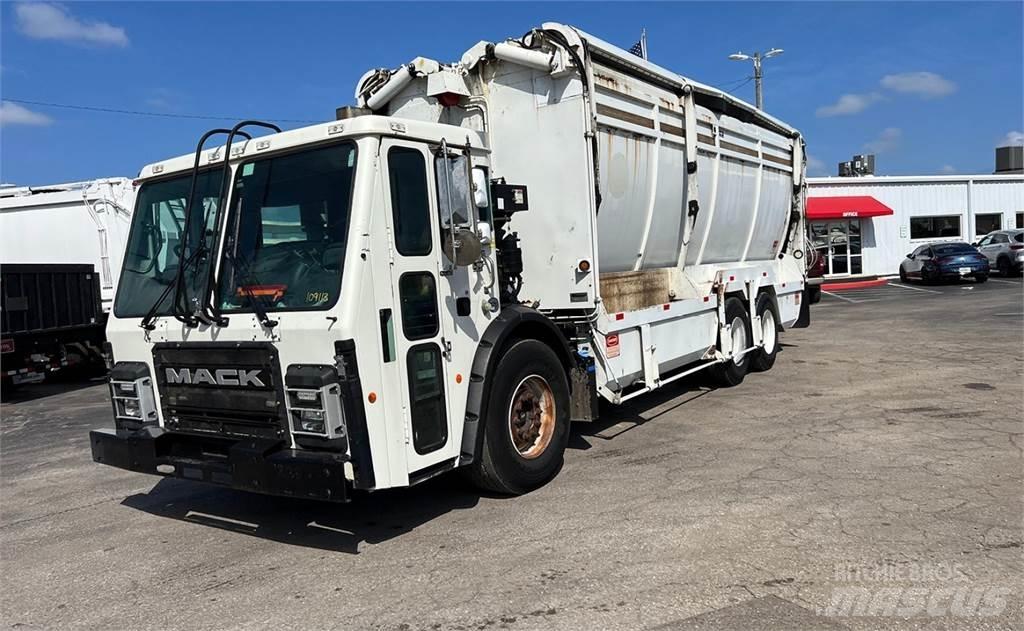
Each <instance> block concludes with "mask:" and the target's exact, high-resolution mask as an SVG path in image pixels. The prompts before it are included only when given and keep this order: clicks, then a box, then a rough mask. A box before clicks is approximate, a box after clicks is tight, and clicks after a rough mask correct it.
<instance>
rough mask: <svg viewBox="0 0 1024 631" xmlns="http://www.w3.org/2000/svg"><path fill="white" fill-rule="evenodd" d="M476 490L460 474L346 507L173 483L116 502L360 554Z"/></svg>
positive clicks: (476, 495)
mask: <svg viewBox="0 0 1024 631" xmlns="http://www.w3.org/2000/svg"><path fill="white" fill-rule="evenodd" d="M480 497H481V494H480V492H478V491H476V490H474V489H472V488H471V487H470V486H469V484H468V483H467V482H464V481H463V480H462V479H461V478H460V477H459V476H457V475H445V476H441V477H439V478H435V479H433V480H428V481H427V482H424V483H423V484H420V485H418V486H415V487H411V488H408V489H395V490H388V491H379V492H375V493H363V494H359V495H356V496H354V497H353V499H352V501H351V502H350V503H348V504H332V503H327V502H316V501H313V500H301V499H294V498H287V497H274V496H270V495H259V494H256V493H248V492H245V491H236V490H233V489H226V488H221V487H215V486H208V485H204V484H200V483H194V482H189V481H187V480H180V479H176V478H164V479H162V480H160V482H159V483H157V485H156V486H155V487H153V488H152V489H151V490H150V491H149V492H148V493H139V494H136V495H132V496H129V497H127V498H125V499H124V500H123V501H122V502H121V504H122V505H124V506H128V507H130V508H134V509H137V510H140V511H143V512H145V513H149V514H151V515H156V516H158V517H167V518H170V519H176V520H179V521H185V522H190V523H196V524H203V525H205V526H212V527H214V528H221V529H224V530H230V531H232V532H238V533H242V534H246V535H250V536H253V537H259V538H261V539H268V540H271V541H277V542H280V543H286V544H289V545H295V546H303V547H307V548H317V549H320V550H328V551H333V552H344V553H348V554H358V553H359V545H360V544H362V543H370V544H376V543H381V542H384V541H387V540H389V539H392V538H394V537H398V536H400V535H403V534H405V533H407V532H410V531H412V530H413V529H415V528H416V527H418V526H420V525H422V524H424V523H427V522H429V521H431V520H432V519H434V518H436V517H439V516H441V515H444V514H446V513H449V512H451V511H456V510H462V509H466V508H472V507H474V506H476V504H477V503H478V502H479V501H480Z"/></svg>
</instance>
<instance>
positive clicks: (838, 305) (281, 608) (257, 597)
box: [0, 278, 1024, 631]
mask: <svg viewBox="0 0 1024 631" xmlns="http://www.w3.org/2000/svg"><path fill="white" fill-rule="evenodd" d="M997 280H998V281H1001V282H995V281H997ZM864 291H865V292H867V293H858V292H856V291H854V292H843V293H836V294H835V295H828V294H826V295H825V296H824V297H823V300H822V302H821V303H820V304H818V305H815V307H814V308H813V309H812V325H811V328H809V329H803V330H794V331H790V332H787V333H785V334H784V335H783V338H782V341H783V343H784V347H783V351H782V352H781V353H780V356H779V358H778V361H777V362H776V364H775V367H774V368H773V369H772V370H771V371H769V372H767V373H760V374H751V375H749V376H748V377H747V379H746V380H745V381H744V383H743V384H741V385H740V386H738V387H735V388H731V389H718V390H716V389H713V388H711V387H709V386H708V385H707V384H705V383H703V382H702V381H701V380H699V379H697V380H690V381H687V382H685V383H680V384H676V385H674V386H670V387H667V388H665V389H664V390H663V391H658V392H655V393H652V394H651V395H649V396H648V397H647V398H643V397H641V398H640V399H638V400H635V401H633V402H631V404H630V405H628V406H626V407H624V408H620V409H615V408H607V409H606V410H605V412H604V417H603V419H602V420H601V421H600V422H598V423H594V424H591V425H587V426H581V427H579V428H577V429H576V430H575V431H574V434H573V437H572V441H571V445H570V447H571V448H570V450H569V452H568V454H567V457H566V464H565V467H564V468H563V470H562V471H561V473H560V474H559V475H558V477H557V478H556V479H555V480H554V481H552V482H551V483H550V484H548V485H547V486H545V487H543V488H542V489H540V490H538V491H536V492H533V493H531V494H529V495H527V496H524V497H519V498H502V497H493V496H481V495H479V494H478V493H476V492H474V491H472V489H470V488H468V487H467V486H465V485H464V484H463V483H462V482H461V480H460V478H458V477H457V476H447V477H442V478H440V479H435V480H432V481H430V482H428V483H426V484H424V485H422V486H419V487H416V488H412V489H406V490H400V491H389V492H382V493H376V494H372V495H369V496H364V497H360V498H358V499H357V501H355V502H354V503H352V504H348V505H330V504H317V503H313V502H305V501H298V500H289V499H281V498H272V497H265V496H260V495H254V494H249V493H244V492H237V491H232V490H227V489H222V488H216V487H209V486H203V485H201V484H197V483H192V482H186V481H180V480H172V479H160V478H157V477H153V476H145V475H140V474H134V473H129V472H125V471H120V470H117V469H112V468H108V467H103V466H100V465H97V464H94V463H93V462H92V461H91V460H90V456H89V447H88V441H87V434H88V431H89V430H90V429H93V428H98V427H107V426H110V425H111V421H110V405H109V403H108V401H107V397H106V390H105V387H104V386H103V385H102V384H96V383H94V384H89V383H79V384H55V385H46V386H40V387H32V388H29V389H27V390H25V391H23V392H22V393H19V394H18V395H15V396H13V397H11V398H10V399H9V400H8V401H7V402H5V403H4V404H3V406H2V410H0V414H2V422H0V431H2V433H0V478H2V479H0V502H2V503H0V571H2V576H3V581H2V583H0V613H2V615H0V619H2V621H3V624H4V625H6V626H7V627H9V628H20V629H33V628H40V629H48V628H89V629H171V628H182V629H232V628H271V627H272V628H276V629H327V628H332V629H364V628H382V629H396V630H413V629H457V630H460V631H464V630H469V629H478V630H487V629H516V630H521V629H641V628H661V629H771V628H778V629H889V628H892V629H903V628H906V629H1004V628H1005V629H1010V628H1021V627H1022V626H1024V617H1022V616H1024V613H1022V612H1024V599H1022V595H1021V585H1022V584H1024V580H1022V579H1024V563H1022V547H1021V546H1022V540H1024V526H1022V517H1024V501H1022V493H1021V490H1022V488H1024V487H1022V483H1024V475H1022V466H1021V465H1022V448H1024V436H1022V432H1024V421H1022V409H1024V408H1022V383H1024V382H1022V357H1021V355H1022V331H1024V328H1022V326H1024V314H1022V300H1024V293H1022V288H1021V283H1020V280H1019V279H996V278H993V279H992V280H990V281H989V283H986V284H985V285H972V284H970V283H964V284H962V285H953V286H918V285H910V286H900V284H899V283H892V284H890V285H888V286H884V287H881V288H872V289H871V290H864Z"/></svg>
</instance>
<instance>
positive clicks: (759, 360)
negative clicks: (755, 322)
mask: <svg viewBox="0 0 1024 631" xmlns="http://www.w3.org/2000/svg"><path fill="white" fill-rule="evenodd" d="M756 307H757V315H759V316H761V341H762V343H763V344H764V346H762V347H761V348H759V349H757V350H756V351H752V352H751V353H750V369H751V370H753V371H755V372H764V371H766V370H770V369H771V367H772V366H774V365H775V357H776V356H777V355H778V354H779V324H778V323H779V319H778V317H777V315H776V313H775V304H774V301H773V300H772V297H771V296H769V295H768V294H766V293H762V294H761V295H760V296H758V297H757V303H756Z"/></svg>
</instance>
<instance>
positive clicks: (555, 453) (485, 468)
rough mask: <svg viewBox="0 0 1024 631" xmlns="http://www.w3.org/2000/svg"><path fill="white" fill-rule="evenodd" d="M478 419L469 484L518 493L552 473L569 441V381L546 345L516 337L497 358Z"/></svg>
mask: <svg viewBox="0 0 1024 631" xmlns="http://www.w3.org/2000/svg"><path fill="white" fill-rule="evenodd" d="M490 380H491V383H492V386H491V392H490V396H489V398H488V402H487V408H486V411H485V416H484V419H483V432H484V435H483V446H482V448H481V452H480V457H479V458H478V459H477V460H476V461H475V462H474V463H473V465H472V466H471V467H470V471H469V474H470V478H471V479H472V481H473V483H474V484H475V485H476V486H478V487H480V488H482V489H486V490H489V491H494V492H497V493H502V494H506V495H521V494H523V493H526V492H528V491H531V490H533V489H535V488H537V487H539V486H541V485H542V484H544V483H545V482H547V481H548V480H550V479H551V478H552V477H554V476H555V474H556V473H558V470H559V469H561V467H562V460H563V456H564V454H565V447H566V445H567V444H568V442H569V383H568V379H567V378H566V374H565V369H564V368H563V367H562V363H561V362H560V361H559V360H558V356H557V355H555V352H554V351H553V350H551V347H549V346H548V345H547V344H544V343H543V342H539V341H537V340H520V341H517V342H515V343H514V344H512V346H510V347H509V348H508V349H507V350H506V351H505V352H504V354H503V355H502V357H501V359H500V360H498V365H497V367H496V368H495V370H494V373H493V375H491V377H490Z"/></svg>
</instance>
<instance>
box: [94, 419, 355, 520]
mask: <svg viewBox="0 0 1024 631" xmlns="http://www.w3.org/2000/svg"><path fill="white" fill-rule="evenodd" d="M89 442H90V444H91V446H92V459H93V460H94V461H96V462H99V463H101V464H106V465H110V466H112V467H118V468H120V469H128V470H129V471H137V472H139V473H152V474H155V475H163V476H167V477H177V478H183V479H186V480H196V481H200V482H209V483H211V484H219V485H221V486H229V487H232V488H235V489H242V490H246V491H255V492H257V493H266V494H268V495H283V496H289V497H301V498H310V499H317V500H326V501H331V502H345V501H348V488H349V483H348V481H347V480H346V479H345V463H346V462H348V456H346V455H344V454H338V453H325V452H314V451H306V450H301V449H289V448H287V446H286V444H285V442H284V441H280V440H268V439H257V438H253V439H243V440H225V439H220V438H214V437H206V436H199V435H194V434H182V433H177V432H167V431H164V430H162V429H160V428H156V427H147V428H144V429H140V430H138V431H135V432H126V431H123V430H122V431H114V430H106V429H99V430H93V431H91V432H89ZM158 467H159V469H158Z"/></svg>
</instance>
